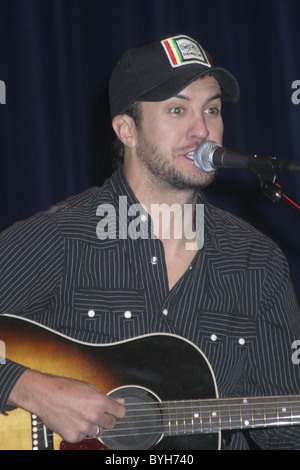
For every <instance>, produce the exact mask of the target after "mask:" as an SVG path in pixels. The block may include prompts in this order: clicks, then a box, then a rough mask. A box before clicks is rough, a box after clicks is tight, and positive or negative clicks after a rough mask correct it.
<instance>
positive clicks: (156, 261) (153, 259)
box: [151, 256, 158, 264]
mask: <svg viewBox="0 0 300 470" xmlns="http://www.w3.org/2000/svg"><path fill="white" fill-rule="evenodd" d="M157 263H158V259H157V258H156V256H152V258H151V264H157Z"/></svg>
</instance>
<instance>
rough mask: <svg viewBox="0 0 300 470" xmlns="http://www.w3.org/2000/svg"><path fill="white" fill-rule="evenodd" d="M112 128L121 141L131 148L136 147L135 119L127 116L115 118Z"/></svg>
mask: <svg viewBox="0 0 300 470" xmlns="http://www.w3.org/2000/svg"><path fill="white" fill-rule="evenodd" d="M112 126H113V129H114V131H115V133H116V134H117V136H118V138H119V140H120V141H121V142H122V143H123V144H124V145H125V146H126V147H129V148H134V147H135V146H136V127H135V123H134V121H133V119H132V118H131V117H130V116H128V115H127V114H122V115H120V116H115V117H114V118H113V120H112Z"/></svg>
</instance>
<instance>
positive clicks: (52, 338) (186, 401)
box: [0, 315, 300, 450]
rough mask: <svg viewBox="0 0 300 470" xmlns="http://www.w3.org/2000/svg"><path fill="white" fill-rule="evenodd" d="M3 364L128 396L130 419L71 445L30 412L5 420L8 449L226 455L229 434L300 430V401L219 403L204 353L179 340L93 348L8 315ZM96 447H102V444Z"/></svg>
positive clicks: (0, 436)
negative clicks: (224, 448)
mask: <svg viewBox="0 0 300 470" xmlns="http://www.w3.org/2000/svg"><path fill="white" fill-rule="evenodd" d="M0 341H1V350H2V358H0V361H1V362H0V368H1V367H2V366H3V365H4V363H5V361H6V360H7V359H10V360H12V361H15V362H18V363H21V364H24V365H25V366H27V367H29V368H32V369H35V370H38V371H40V372H44V373H47V374H52V375H58V376H64V377H72V378H74V379H78V380H82V381H85V382H88V383H91V384H93V385H94V386H96V387H97V388H99V389H100V390H101V391H103V392H104V393H107V394H108V395H110V396H113V397H124V398H125V404H126V416H125V418H123V419H121V420H118V421H117V423H116V426H115V427H114V429H113V430H106V431H104V433H103V435H102V436H101V438H100V439H96V440H95V439H94V440H88V441H85V442H82V443H79V444H76V445H72V444H68V443H66V442H64V441H63V440H62V439H61V438H60V437H59V436H58V435H57V434H55V433H53V432H52V431H51V430H49V429H47V428H46V426H45V425H44V424H43V423H42V422H41V421H40V420H39V418H38V417H37V416H32V415H31V414H30V413H28V412H27V411H24V410H22V409H19V408H17V409H13V410H11V411H9V412H8V413H6V414H2V415H0V450H29V449H43V450H53V449H54V450H58V449H62V450H63V449H74V448H75V449H81V448H89V447H88V446H91V448H99V449H113V450H146V449H154V448H155V449H166V450H174V449H175V450H195V449H197V450H198V449H200V450H201V449H207V450H209V449H220V447H221V432H222V431H224V430H234V429H253V428H258V427H263V428H265V427H270V426H287V425H288V426H290V425H295V424H300V396H298V395H297V396H293V395H289V396H269V397H234V398H219V396H218V389H217V384H216V380H215V376H214V373H213V370H212V368H211V366H210V364H209V362H208V360H207V358H206V357H205V355H204V354H203V353H202V351H201V350H200V349H199V348H197V347H196V346H195V345H194V344H192V343H191V342H189V341H187V340H186V339H183V338H181V337H179V336H176V335H171V334H149V335H145V336H140V337H136V338H133V339H129V340H126V341H120V342H116V343H111V344H104V345H103V344H88V343H83V342H80V341H77V340H74V339H71V338H69V337H67V336H64V335H63V334H60V333H57V332H56V331H53V330H51V329H49V328H46V327H44V326H42V325H40V324H37V323H35V322H32V321H30V320H26V319H24V318H20V317H16V316H13V315H1V316H0ZM95 441H96V442H95Z"/></svg>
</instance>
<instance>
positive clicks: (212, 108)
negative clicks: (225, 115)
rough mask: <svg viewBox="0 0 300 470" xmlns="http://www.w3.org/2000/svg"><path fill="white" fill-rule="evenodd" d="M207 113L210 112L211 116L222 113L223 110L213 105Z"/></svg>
mask: <svg viewBox="0 0 300 470" xmlns="http://www.w3.org/2000/svg"><path fill="white" fill-rule="evenodd" d="M205 113H206V114H210V115H211V116H218V115H219V114H220V113H221V110H220V109H219V108H217V107H216V106H212V107H211V108H207V109H206V110H205Z"/></svg>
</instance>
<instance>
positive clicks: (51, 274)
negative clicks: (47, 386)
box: [0, 213, 63, 412]
mask: <svg viewBox="0 0 300 470" xmlns="http://www.w3.org/2000/svg"><path fill="white" fill-rule="evenodd" d="M62 267H63V240H62V236H61V234H60V231H59V229H58V227H57V225H56V224H55V223H54V222H53V218H52V217H51V216H48V215H45V214H42V213H41V214H37V215H36V216H34V217H32V218H30V219H28V220H26V221H22V222H19V223H17V224H15V225H14V226H12V227H11V228H9V229H8V230H6V231H4V232H3V233H2V234H1V235H0V317H1V315H3V314H13V315H18V316H25V317H29V316H30V315H31V314H32V310H33V309H34V308H35V309H36V308H37V306H38V308H39V310H40V311H43V308H44V307H45V306H46V305H47V304H49V302H50V301H51V298H52V296H53V295H54V292H55V290H56V288H57V286H58V285H59V282H60V277H61V273H62ZM0 320H1V318H0ZM0 340H1V327H0ZM25 370H26V368H25V367H24V366H22V365H20V364H16V363H14V362H11V361H10V360H9V358H7V359H6V361H5V362H4V361H1V364H0V412H3V411H4V410H5V406H6V402H7V399H8V397H9V394H10V391H11V390H12V388H13V387H14V385H15V383H16V381H17V380H18V379H19V378H20V376H21V375H22V373H23V372H24V371H25Z"/></svg>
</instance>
